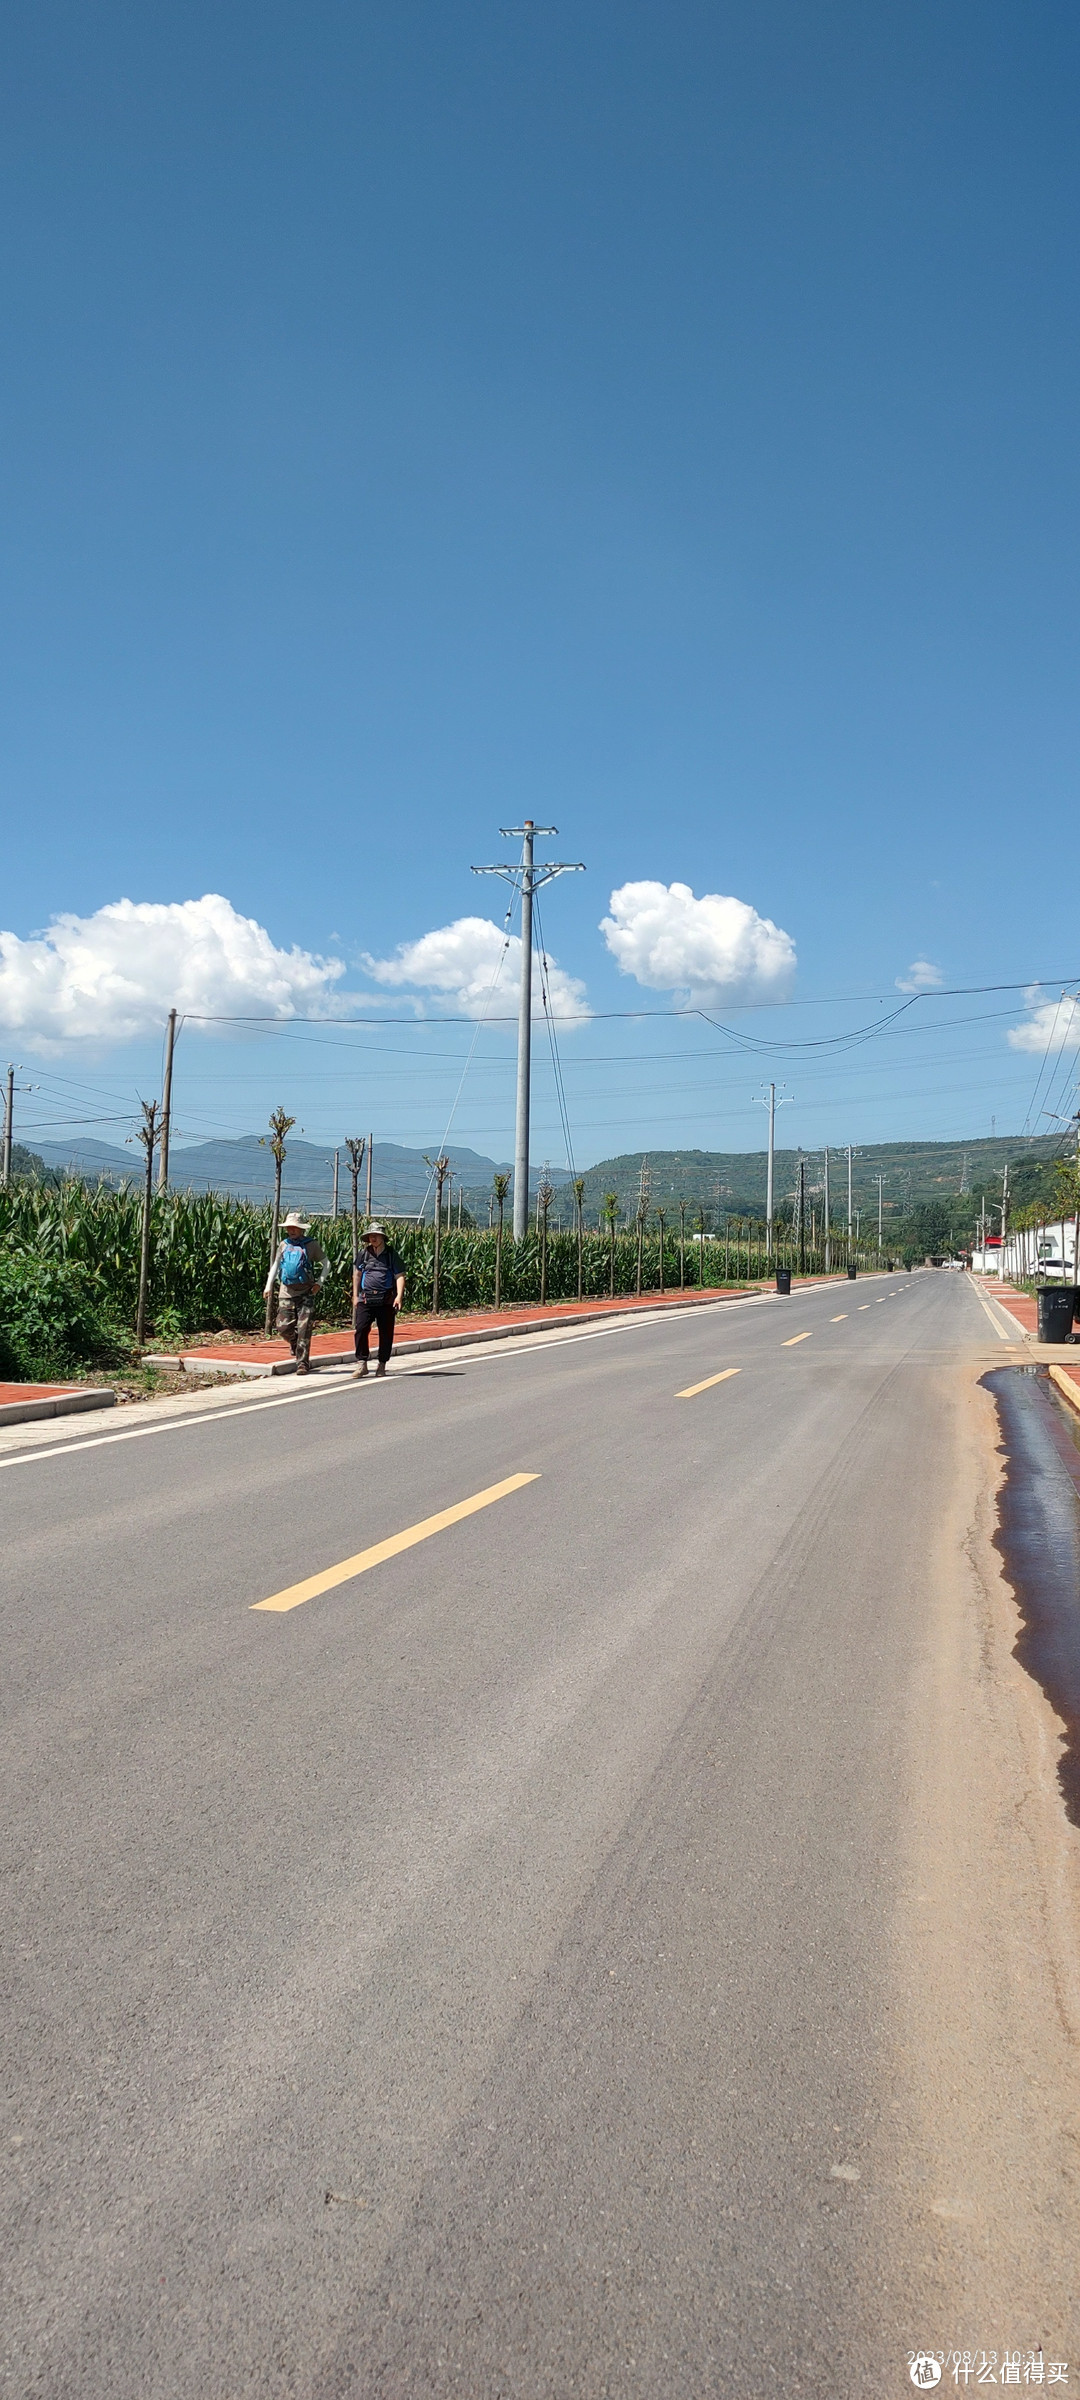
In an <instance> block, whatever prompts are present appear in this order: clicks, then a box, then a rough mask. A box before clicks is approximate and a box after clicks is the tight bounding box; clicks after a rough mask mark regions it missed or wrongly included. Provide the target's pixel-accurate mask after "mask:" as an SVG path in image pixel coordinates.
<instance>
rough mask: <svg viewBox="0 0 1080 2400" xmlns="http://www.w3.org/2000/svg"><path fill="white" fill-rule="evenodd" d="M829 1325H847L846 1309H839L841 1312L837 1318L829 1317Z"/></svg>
mask: <svg viewBox="0 0 1080 2400" xmlns="http://www.w3.org/2000/svg"><path fill="white" fill-rule="evenodd" d="M829 1323H830V1325H846V1323H847V1310H846V1308H842V1309H841V1311H840V1314H839V1316H838V1317H830V1319H829Z"/></svg>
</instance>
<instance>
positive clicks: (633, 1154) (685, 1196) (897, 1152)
mask: <svg viewBox="0 0 1080 2400" xmlns="http://www.w3.org/2000/svg"><path fill="white" fill-rule="evenodd" d="M1064 1146H1065V1145H1064V1143H1063V1140H1062V1137H1061V1136H1060V1135H1056V1134H1042V1135H1038V1136H1034V1137H1026V1138H1025V1136H1023V1135H1022V1134H999V1135H997V1136H995V1137H993V1138H991V1139H986V1140H979V1141H970V1142H876V1143H868V1144H867V1145H865V1146H864V1147H863V1148H862V1149H859V1150H856V1151H855V1152H854V1153H853V1157H852V1198H853V1204H854V1206H855V1207H856V1208H857V1209H859V1210H860V1211H861V1212H862V1214H863V1216H864V1218H865V1217H867V1216H868V1215H869V1214H870V1213H871V1212H873V1213H874V1214H875V1215H876V1212H877V1199H878V1189H877V1177H878V1175H879V1174H880V1175H881V1176H882V1177H883V1185H882V1194H883V1203H884V1209H885V1213H886V1215H887V1216H891V1217H892V1218H894V1219H895V1218H897V1217H900V1216H903V1215H904V1214H905V1213H906V1212H907V1210H908V1209H910V1208H913V1207H916V1206H917V1205H918V1204H919V1203H920V1202H923V1201H927V1200H939V1199H942V1198H947V1197H949V1196H950V1195H952V1194H956V1193H959V1192H960V1191H961V1189H964V1190H966V1191H974V1190H976V1189H981V1188H982V1187H983V1186H984V1185H986V1186H987V1187H989V1186H991V1185H1000V1181H1001V1173H1002V1169H1003V1167H1004V1166H1005V1164H1006V1162H1008V1164H1009V1165H1010V1167H1014V1168H1015V1167H1016V1166H1017V1165H1018V1164H1019V1163H1020V1162H1021V1161H1024V1160H1028V1161H1036V1160H1042V1159H1052V1158H1055V1157H1056V1156H1057V1155H1058V1153H1059V1151H1060V1150H1061V1149H1062V1148H1063V1147H1064ZM35 1152H36V1155H37V1156H38V1157H39V1158H40V1159H42V1161H43V1162H44V1164H45V1165H46V1166H48V1167H61V1168H65V1169H68V1170H70V1171H71V1172H73V1173H75V1174H77V1175H82V1176H84V1177H85V1178H86V1179H87V1180H88V1181H90V1180H96V1179H97V1178H98V1177H104V1179H105V1180H106V1181H107V1182H109V1183H133V1182H136V1181H137V1180H138V1177H139V1159H138V1154H137V1153H135V1152H133V1151H132V1150H128V1149H119V1148H117V1147H115V1146H113V1145H111V1144H110V1143H108V1142H93V1141H88V1142H79V1143H62V1142H38V1143H36V1144H35ZM432 1155H433V1156H434V1149H433V1150H432ZM801 1155H802V1156H804V1157H805V1160H806V1187H807V1191H808V1193H809V1192H812V1191H814V1190H820V1187H821V1182H822V1173H823V1158H822V1153H821V1151H820V1150H816V1151H812V1152H804V1153H802V1154H801ZM799 1156H800V1153H799V1152H798V1151H796V1150H778V1151H777V1153H776V1201H777V1205H778V1206H779V1205H780V1204H781V1203H782V1202H784V1201H786V1200H788V1199H789V1198H790V1196H791V1194H792V1192H793V1191H794V1188H795V1179H796V1175H797V1172H798V1160H799ZM447 1157H448V1158H449V1160H450V1166H451V1172H452V1174H453V1177H454V1186H453V1189H454V1190H456V1189H457V1188H458V1186H459V1185H460V1188H461V1190H462V1192H463V1193H464V1196H465V1204H466V1206H467V1207H469V1208H470V1209H471V1210H472V1212H473V1214H474V1215H478V1214H480V1215H482V1216H483V1217H484V1219H485V1220H486V1217H487V1205H488V1198H489V1195H490V1192H491V1180H492V1177H493V1175H495V1174H496V1173H498V1172H499V1171H500V1169H501V1170H502V1171H504V1172H505V1171H506V1169H507V1168H508V1166H509V1164H510V1162H509V1161H508V1160H497V1159H493V1158H484V1157H483V1156H482V1155H481V1153H480V1152H479V1151H476V1150H463V1149H455V1148H450V1149H449V1150H448V1151H447ZM645 1157H646V1154H645V1153H643V1152H642V1151H640V1150H634V1151H629V1152H626V1153H624V1154H623V1156H621V1157H619V1158H606V1159H601V1160H600V1161H599V1163H598V1165H596V1166H593V1167H589V1168H588V1169H587V1170H585V1176H584V1180H585V1211H586V1217H587V1219H588V1220H590V1221H595V1220H596V1218H597V1216H598V1214H599V1212H600V1209H601V1206H602V1203H603V1199H604V1194H605V1193H606V1192H615V1193H616V1194H617V1195H618V1199H619V1205H620V1209H621V1211H622V1213H623V1216H624V1217H626V1216H629V1215H632V1214H633V1211H634V1209H635V1208H636V1207H637V1202H638V1193H639V1190H640V1188H641V1170H642V1164H643V1160H644V1159H645ZM647 1163H648V1181H649V1206H650V1209H652V1210H655V1209H656V1208H657V1207H661V1208H667V1209H669V1210H677V1208H678V1204H679V1201H680V1200H685V1201H686V1203H687V1208H688V1210H693V1211H696V1210H697V1209H699V1208H704V1209H705V1210H707V1211H708V1214H709V1217H710V1220H711V1221H715V1219H716V1218H717V1216H718V1215H721V1216H722V1215H724V1214H725V1213H730V1214H732V1215H736V1216H739V1215H742V1216H746V1215H752V1216H757V1217H760V1216H762V1215H763V1214H764V1210H765V1170H766V1158H765V1152H764V1150H653V1151H651V1152H649V1153H648V1154H647ZM333 1172H334V1171H333V1150H332V1149H327V1148H322V1147H320V1146H319V1145H318V1144H316V1143H314V1142H304V1141H294V1142H289V1143H288V1145H287V1149H286V1159H285V1176H284V1182H283V1185H282V1189H283V1193H284V1196H285V1199H286V1201H287V1202H288V1203H289V1204H290V1206H292V1207H294V1208H302V1209H306V1210H308V1211H309V1212H310V1213H311V1214H312V1215H315V1214H320V1215H324V1214H325V1213H326V1212H327V1211H328V1210H329V1208H330V1206H331V1204H332V1196H333ZM541 1172H542V1168H536V1169H535V1170H534V1172H533V1175H532V1177H531V1179H530V1182H531V1190H532V1194H533V1196H534V1197H535V1193H536V1187H537V1183H538V1181H539V1178H540V1174H541ZM548 1173H549V1178H550V1181H551V1182H552V1183H553V1184H554V1185H555V1187H556V1194H557V1197H556V1200H555V1203H554V1206H553V1208H552V1222H553V1223H555V1222H558V1221H560V1219H561V1221H562V1222H563V1223H569V1222H570V1219H571V1217H572V1213H573V1202H572V1199H571V1195H570V1193H569V1192H568V1191H567V1190H566V1186H567V1184H568V1183H569V1181H570V1177H569V1175H568V1174H567V1171H566V1169H565V1167H551V1168H549V1170H548ZM831 1176H832V1198H833V1206H834V1209H835V1210H836V1211H837V1212H838V1213H839V1214H842V1213H843V1211H844V1210H845V1209H846V1205H847V1154H846V1152H845V1151H843V1150H834V1151H833V1152H832V1167H831ZM171 1181H172V1183H173V1185H174V1187H175V1189H176V1190H178V1191H193V1192H206V1191H217V1192H232V1193H234V1194H235V1195H236V1196H237V1197H238V1198H240V1199H245V1200H265V1199H267V1198H269V1196H270V1194H271V1192H272V1191H273V1186H274V1162H273V1159H272V1157H271V1154H270V1151H269V1149H264V1147H263V1145H262V1143H261V1142H260V1140H259V1137H258V1135H257V1134H245V1135H244V1136H243V1137H242V1138H241V1139H240V1140H239V1141H233V1142H225V1141H214V1142H195V1143H188V1144H186V1145H185V1146H184V1147H183V1148H182V1149H174V1150H173V1153H172V1160H171ZM429 1182H430V1169H429V1167H428V1165H427V1162H426V1160H425V1158H424V1154H423V1152H422V1151H420V1150H407V1149H403V1148H402V1147H401V1146H400V1144H399V1143H397V1142H376V1144H375V1148H374V1155H373V1160H372V1203H373V1206H374V1208H375V1210H376V1211H377V1212H378V1213H379V1214H380V1215H384V1216H395V1215H396V1216H415V1215H416V1214H417V1213H418V1211H419V1210H420V1209H421V1207H423V1205H424V1201H425V1195H426V1194H427V1193H428V1189H429ZM366 1188H367V1161H366V1159H365V1162H364V1166H363V1168H362V1170H361V1179H360V1204H361V1207H363V1205H364V1201H365V1195H366ZM349 1200H350V1185H349V1171H348V1155H347V1152H346V1151H345V1150H344V1148H343V1149H342V1151H341V1153H340V1168H339V1179H338V1204H339V1207H341V1208H342V1209H345V1208H347V1207H348V1206H349ZM430 1205H431V1204H430V1199H429V1200H428V1208H429V1210H430Z"/></svg>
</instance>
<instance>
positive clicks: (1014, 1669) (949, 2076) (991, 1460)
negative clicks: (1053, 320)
mask: <svg viewBox="0 0 1080 2400" xmlns="http://www.w3.org/2000/svg"><path fill="white" fill-rule="evenodd" d="M953 1422H954V1428H955V1456H956V1469H957V1471H956V1475H955V1479H954V1489H955V1503H954V1508H953V1512H952V1516H951V1519H950V1521H949V1522H948V1523H947V1524H946V1525H945V1526H944V1527H943V1529H942V1535H941V1541H940V1545H939V1551H938V1561H937V1572H936V1575H935V1581H934V1590H933V1592H932V1594H931V1595H929V1596H928V1597H929V1605H928V1609H927V1613H926V1619H925V1623H926V1638H925V1642H924V1646H923V1652H922V1655H921V1656H920V1657H919V1658H918V1659H917V1660H916V1661H915V1662H914V1675H913V1691H912V1697H913V1707H912V1716H911V1729H910V1783H909V1793H908V1808H907V1817H908V1826H909V1840H908V1849H909V1855H908V1857H907V1861H906V1867H907V1872H906V1877H905V1886H904V1893H903V1898H902V1900H901V1904H900V1909H899V1917H898V1923H897V1928H896V1958H895V1993H896V1999H895V2007H896V2024H897V2035H898V2039H897V2075H896V2080H895V2085H894V2090H895V2094H896V2099H895V2103H894V2107H895V2113H896V2117H897V2124H896V2127H895V2130H894V2131H892V2132H891V2134H890V2136H889V2138H888V2141H887V2147H888V2150H889V2152H890V2154H891V2158H892V2162H893V2172H894V2173H895V2172H896V2161H897V2158H898V2157H899V2160H900V2167H899V2180H900V2187H901V2188H900V2192H899V2195H898V2197H899V2199H900V2203H901V2207H902V2209H903V2212H904V2215H905V2217H906V2219H907V2229H908V2234H909V2237H910V2242H911V2263H912V2268H913V2270H914V2271H913V2274H912V2278H911V2283H910V2286H909V2289H910V2290H911V2292H912V2295H913V2297H912V2301H911V2303H910V2305H909V2307H908V2308H907V2310H906V2314H907V2317H908V2322H907V2324H906V2326H905V2327H904V2329H903V2336H904V2346H905V2348H913V2349H915V2348H925V2349H927V2350H929V2351H933V2352H937V2353H939V2354H940V2353H942V2352H944V2353H946V2354H947V2353H948V2352H950V2351H953V2352H957V2351H959V2352H962V2351H964V2350H968V2351H972V2352H985V2353H986V2354H987V2355H989V2353H990V2352H991V2351H996V2353H997V2356H998V2360H999V2362H1000V2361H1001V2360H1002V2359H1003V2357H1004V2355H1005V2353H1006V2352H1009V2353H1012V2354H1015V2353H1017V2352H1019V2353H1020V2356H1021V2360H1022V2361H1025V2360H1027V2359H1028V2356H1029V2354H1031V2353H1035V2354H1036V2355H1037V2353H1038V2352H1039V2350H1040V2349H1041V2351H1042V2353H1043V2360H1044V2362H1046V2380H1047V2381H1049V2380H1050V2378H1049V2364H1048V2362H1050V2361H1051V2360H1053V2361H1055V2362H1060V2361H1069V2362H1070V2372H1069V2380H1068V2385H1067V2386H1066V2385H1065V2384H1064V2383H1063V2382H1062V2386H1061V2388H1069V2389H1074V2388H1075V2387H1076V2384H1077V2383H1078V2382H1080V1830H1078V1829H1077V1828H1076V1827H1074V1826H1072V1825H1071V1824H1070V1823H1069V1821H1068V1819H1067V1817H1066V1814H1065V1809H1064V1805H1063V1800H1062V1795H1061V1790H1060V1786H1059V1783H1058V1780H1057V1766H1058V1760H1059V1756H1060V1752H1061V1739H1062V1727H1061V1725H1060V1723H1059V1720H1058V1719H1057V1718H1056V1717H1055V1715H1054V1713H1053V1711H1052V1709H1051V1707H1050V1705H1049V1703H1048V1702H1047V1700H1046V1699H1045V1697H1044V1695H1043V1693H1042V1691H1041V1690H1040V1688H1039V1686H1038V1685H1037V1684H1036V1683H1034V1682H1033V1681H1032V1680H1031V1678H1030V1676H1029V1675H1027V1674H1026V1673H1025V1671H1024V1670H1023V1668H1022V1667H1021V1666H1020V1665H1019V1664H1018V1662H1017V1660H1016V1658H1015V1657H1014V1655H1013V1653H1014V1649H1015V1645H1016V1641H1017V1636H1018V1634H1019V1632H1020V1625H1021V1620H1020V1615H1019V1611H1018V1609H1017V1607H1016V1604H1015V1601H1014V1599H1013V1595H1012V1591H1011V1589H1010V1587H1009V1585H1008V1583H1007V1581H1006V1579H1005V1575H1004V1572H1003V1569H1002V1564H1001V1560H1000V1558H999V1556H998V1553H997V1551H996V1550H995V1549H994V1547H993V1538H994V1533H995V1530H996V1525H997V1508H996V1493H997V1487H998V1484H999V1482H1000V1479H1001V1473H1002V1456H1001V1449H1000V1434H999V1426H998V1417H997V1410H996V1408H995V1405H994V1401H993V1398H992V1396H991V1394H990V1392H989V1391H987V1390H986V1389H984V1388H982V1386H981V1385H980V1384H979V1383H978V1381H977V1380H975V1379H974V1378H973V1377H972V1374H971V1371H970V1369H969V1370H967V1371H966V1372H965V1373H963V1374H962V1375H958V1376H957V1385H956V1391H955V1397H954V1412H953ZM884 2130H885V2129H884V2128H883V2136H884ZM898 2135H899V2146H898V2147H897V2136H898ZM994 2380H996V2381H998V2382H1000V2381H1001V2380H1002V2375H1001V2366H1000V2364H999V2365H998V2366H997V2368H996V2371H995V2377H994ZM1010 2380H1012V2378H1010ZM1031 2380H1038V2377H1037V2375H1035V2374H1029V2376H1028V2381H1029V2382H1030V2381H1031ZM960 2382H961V2383H962V2382H963V2376H962V2374H961V2377H960ZM898 2388H899V2386H898ZM942 2388H943V2389H953V2388H957V2387H956V2385H955V2384H954V2375H953V2369H952V2367H951V2366H950V2365H948V2364H946V2366H945V2368H944V2371H943V2375H942Z"/></svg>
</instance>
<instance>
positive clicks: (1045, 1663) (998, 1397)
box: [984, 1367, 1080, 1826]
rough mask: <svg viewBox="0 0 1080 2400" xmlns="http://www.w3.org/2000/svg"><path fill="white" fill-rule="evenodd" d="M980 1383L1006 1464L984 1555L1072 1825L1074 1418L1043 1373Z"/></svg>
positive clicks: (1075, 1809) (1005, 1371) (1077, 1572)
mask: <svg viewBox="0 0 1080 2400" xmlns="http://www.w3.org/2000/svg"><path fill="white" fill-rule="evenodd" d="M984 1380H985V1383H986V1386H987V1389H988V1390H989V1391H991V1392H992V1393H993V1395H994V1399H995V1401H996V1403H997V1410H998V1419H999V1423H1000V1426H1001V1435H1002V1449H1003V1451H1004V1455H1005V1460H1006V1468H1005V1477H1004V1481H1003V1483H1002V1485H1001V1489H1000V1492H999V1495H998V1531H997V1533H996V1535H995V1537H994V1547H995V1549H996V1550H998V1551H999V1552H1000V1555H1001V1559H1002V1563H1003V1566H1004V1570H1005V1574H1006V1576H1007V1578H1008V1581H1009V1583H1010V1584H1011V1585H1012V1587H1013V1594H1014V1598H1015V1601H1016V1605H1017V1607H1018V1609H1019V1611H1020V1615H1021V1618H1022V1628H1021V1632H1020V1635H1019V1638H1018V1641H1017V1644H1016V1652H1015V1655H1016V1657H1017V1658H1018V1660H1019V1662H1020V1665H1021V1666H1022V1667H1023V1668H1025V1670H1026V1672H1027V1673H1028V1674H1029V1675H1031V1676H1033V1677H1034V1679H1035V1681H1036V1682H1037V1683H1038V1684H1040V1685H1041V1687H1042V1689H1043V1691H1044V1692H1045V1694H1046V1697H1047V1699H1048V1700H1049V1702H1050V1705H1051V1707H1052V1708H1053V1709H1054V1710H1055V1712H1056V1714H1057V1715H1058V1716H1059V1717H1060V1718H1061V1721H1062V1724H1063V1725H1064V1727H1065V1745H1064V1749H1063V1751H1062V1754H1061V1758H1060V1761H1059V1765H1058V1779H1059V1782H1060V1784H1061V1790H1062V1795H1063V1798H1064V1802H1065V1809H1066V1814H1067V1815H1068V1817H1069V1819H1070V1821H1071V1823H1072V1824H1074V1825H1078V1826H1080V1417H1074V1416H1073V1414H1072V1411H1071V1410H1070V1409H1068V1407H1067V1406H1066V1404H1065V1402H1063V1401H1059V1400H1058V1398H1057V1396H1056V1394H1055V1392H1054V1387H1053V1385H1052V1384H1051V1382H1050V1379H1049V1377H1048V1375H1047V1372H1046V1369H1045V1367H1003V1368H1000V1369H997V1370H995V1372H994V1373H993V1374H990V1375H987V1376H986V1377H985V1379H984Z"/></svg>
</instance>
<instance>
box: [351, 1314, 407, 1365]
mask: <svg viewBox="0 0 1080 2400" xmlns="http://www.w3.org/2000/svg"><path fill="white" fill-rule="evenodd" d="M396 1315H397V1310H396V1308H395V1307H394V1303H393V1301H392V1300H358V1301H357V1303H356V1315H355V1317H354V1318H353V1324H354V1326H355V1328H356V1355H357V1358H366V1357H367V1354H368V1337H369V1335H370V1332H371V1328H372V1326H373V1325H377V1326H378V1328H379V1365H380V1367H385V1365H386V1362H387V1359H388V1358H389V1356H390V1352H391V1350H392V1349H393V1347H394V1319H395V1317H396Z"/></svg>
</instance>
